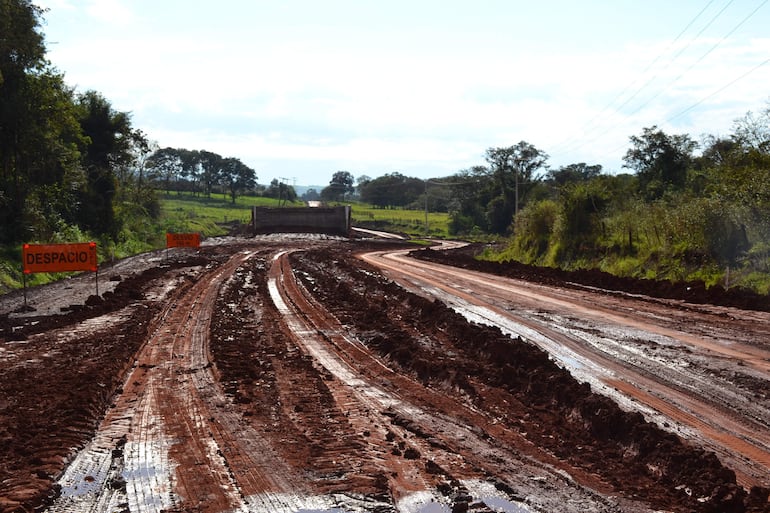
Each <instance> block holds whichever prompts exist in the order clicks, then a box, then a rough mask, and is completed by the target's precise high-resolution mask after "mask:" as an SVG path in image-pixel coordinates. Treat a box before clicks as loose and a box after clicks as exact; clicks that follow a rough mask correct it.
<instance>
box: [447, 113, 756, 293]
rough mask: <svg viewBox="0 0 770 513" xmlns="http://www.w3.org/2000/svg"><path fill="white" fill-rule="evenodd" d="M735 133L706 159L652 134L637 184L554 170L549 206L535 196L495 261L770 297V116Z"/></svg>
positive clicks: (638, 151)
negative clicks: (688, 282)
mask: <svg viewBox="0 0 770 513" xmlns="http://www.w3.org/2000/svg"><path fill="white" fill-rule="evenodd" d="M735 127H736V129H735V133H734V134H733V135H732V136H730V137H728V138H714V137H711V138H706V139H705V142H704V149H703V152H702V153H701V155H700V156H697V157H696V156H694V155H693V151H694V149H695V144H694V143H693V142H692V141H691V140H690V138H689V136H686V135H680V136H670V135H667V134H665V133H663V132H662V131H660V130H659V129H657V127H651V128H646V129H644V130H643V133H642V135H640V136H634V137H632V138H631V144H632V148H631V149H630V150H629V151H628V153H627V154H626V162H627V165H628V166H629V167H632V168H633V169H635V170H636V174H635V175H615V176H610V175H603V174H601V173H600V169H599V168H598V166H587V165H585V164H583V163H581V164H575V165H570V166H565V167H562V168H560V169H559V170H557V171H549V172H548V173H547V174H546V175H545V177H544V180H542V182H541V184H540V185H541V186H542V187H544V189H542V190H544V191H546V190H547V191H548V194H547V197H544V198H543V197H539V198H536V197H535V195H530V198H529V201H525V204H524V208H523V209H522V211H521V212H519V214H518V215H517V216H516V217H515V220H514V230H513V233H514V236H513V237H512V238H511V239H510V241H509V243H508V244H507V245H506V247H505V248H503V249H501V250H498V251H496V252H494V253H490V252H488V253H487V254H486V255H485V258H490V259H495V260H505V259H515V260H520V261H523V262H527V263H535V264H539V265H552V266H560V267H564V268H578V267H595V268H599V269H602V270H604V271H608V272H613V273H616V274H619V275H626V276H635V277H642V278H657V279H671V280H684V279H697V280H702V281H703V282H704V283H706V284H707V285H709V286H711V285H716V284H721V285H725V286H745V287H750V288H752V289H754V290H757V291H760V292H767V290H768V289H769V288H770V286H769V285H768V284H770V242H769V241H770V153H769V150H770V109H768V110H765V111H764V112H763V113H762V115H761V116H756V115H748V116H747V118H745V119H742V120H739V121H737V122H736V125H735ZM470 197H472V196H470ZM476 198H478V195H477V196H476ZM487 206H488V208H489V206H494V202H490V201H488V202H487ZM464 208H465V209H466V210H465V211H466V212H468V211H472V210H471V209H472V208H473V207H472V206H469V205H465V206H464ZM476 208H479V206H477V207H476ZM468 218H470V216H468V217H460V216H455V217H454V218H453V222H456V221H457V220H462V219H468ZM466 226H467V225H466Z"/></svg>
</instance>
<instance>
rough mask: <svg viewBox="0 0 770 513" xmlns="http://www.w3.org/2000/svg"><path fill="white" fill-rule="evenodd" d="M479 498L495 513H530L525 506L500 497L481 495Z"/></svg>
mask: <svg viewBox="0 0 770 513" xmlns="http://www.w3.org/2000/svg"><path fill="white" fill-rule="evenodd" d="M481 500H482V501H483V502H484V504H486V505H487V507H488V508H489V509H491V510H492V511H495V512H497V513H530V511H529V509H527V508H526V507H524V506H521V505H519V504H516V503H515V502H511V501H509V500H507V499H501V498H500V497H483V498H482V499H481Z"/></svg>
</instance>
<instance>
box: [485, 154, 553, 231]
mask: <svg viewBox="0 0 770 513" xmlns="http://www.w3.org/2000/svg"><path fill="white" fill-rule="evenodd" d="M485 158H486V161H487V163H488V164H489V170H490V172H491V173H492V176H493V178H494V180H495V182H496V183H497V185H498V187H499V191H500V192H499V195H498V197H497V198H496V199H495V200H494V201H493V202H490V208H489V210H488V214H489V220H490V229H491V230H492V231H493V232H495V233H504V232H506V231H507V230H508V229H509V227H510V226H511V221H512V220H513V217H514V216H515V215H516V214H517V213H518V211H519V207H520V202H519V199H520V196H522V195H523V194H525V193H526V192H527V191H528V190H529V189H530V188H531V186H532V183H533V181H534V179H535V172H536V171H538V170H539V169H542V168H544V167H545V165H546V162H547V161H548V154H547V153H545V152H543V151H540V150H539V149H537V148H536V147H535V146H533V145H532V144H530V143H528V142H526V141H520V142H518V143H517V144H515V145H513V146H508V147H502V148H489V149H487V151H486V154H485Z"/></svg>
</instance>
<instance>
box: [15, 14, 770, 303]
mask: <svg viewBox="0 0 770 513" xmlns="http://www.w3.org/2000/svg"><path fill="white" fill-rule="evenodd" d="M42 15H43V10H41V9H40V8H38V7H36V6H34V5H33V4H32V3H31V2H29V1H28V0H10V1H7V2H0V33H2V34H4V35H7V36H8V37H3V38H0V291H5V290H9V289H11V288H15V287H19V286H20V285H21V282H22V279H21V278H22V276H21V269H20V262H19V256H20V254H21V245H22V244H23V243H26V242H29V243H55V242H85V241H91V240H92V241H95V242H97V246H98V250H99V258H100V261H109V260H111V259H115V258H121V257H124V256H127V255H131V254H135V253H138V252H142V251H147V250H150V249H156V248H159V247H163V245H164V244H165V240H164V234H165V233H166V232H169V231H171V232H188V231H195V232H199V233H201V234H202V235H204V236H215V235H222V234H224V233H227V231H228V230H229V228H230V227H231V226H232V225H233V224H237V223H243V222H245V221H248V220H249V219H250V208H251V206H253V205H273V206H277V207H282V206H298V205H301V204H303V203H302V201H321V202H325V203H327V204H350V205H352V216H353V221H354V224H357V225H359V226H362V227H367V228H372V229H379V230H389V231H395V232H399V233H404V234H408V235H410V236H412V237H415V238H416V237H425V238H429V237H433V238H435V237H457V238H464V239H468V240H475V241H486V242H490V244H489V245H488V247H487V250H486V251H485V252H484V254H483V255H481V258H485V259H489V260H496V261H506V260H516V261H520V262H523V263H527V264H535V265H540V266H550V267H560V268H565V269H576V268H598V269H601V270H604V271H607V272H610V273H613V274H617V275H621V276H632V277H641V278H652V279H667V280H683V279H686V280H692V279H698V280H702V281H703V282H705V283H706V284H707V285H709V286H713V285H723V286H726V287H734V286H740V287H745V288H749V289H752V290H754V291H758V292H760V293H763V294H766V293H768V292H770V108H767V107H766V108H765V109H764V110H763V111H761V112H759V113H758V114H752V113H747V114H746V115H745V116H744V117H743V118H741V119H738V120H736V121H735V123H734V126H733V127H731V129H730V131H729V134H728V135H726V136H705V137H703V138H702V139H701V140H700V141H699V142H696V141H695V140H693V139H692V138H691V137H690V136H689V135H687V134H667V133H665V132H664V131H663V130H661V129H659V128H658V127H655V126H652V127H648V128H644V129H643V130H642V132H641V133H640V134H639V135H634V136H631V137H630V138H629V149H628V150H627V152H626V154H625V157H624V159H623V160H624V170H623V171H624V172H623V173H619V174H618V173H610V174H608V173H605V172H604V170H603V169H602V168H601V166H598V165H592V164H587V163H575V164H570V165H567V166H562V167H559V168H553V167H551V166H550V165H549V162H548V159H549V156H548V154H547V153H545V152H544V151H542V150H541V149H539V148H537V147H535V146H534V145H533V144H531V143H529V142H526V141H520V142H519V143H517V144H514V145H512V146H509V147H493V148H488V149H487V150H486V152H485V153H484V155H483V161H482V162H480V163H479V165H477V166H473V167H471V168H469V169H465V170H461V171H458V172H457V173H455V174H453V175H451V176H447V177H443V178H432V179H421V178H415V177H409V176H405V175H403V174H401V173H398V172H391V173H386V174H384V175H382V176H379V177H376V178H371V177H368V176H359V177H358V178H355V177H354V176H353V174H352V173H350V172H349V171H336V172H334V173H333V174H332V178H331V180H330V182H329V185H328V186H326V187H324V188H323V189H322V190H320V191H315V190H312V189H311V190H308V191H306V192H305V193H304V194H303V195H298V194H297V192H296V190H295V188H294V187H292V186H290V185H288V184H287V183H286V182H285V180H284V179H275V178H274V179H272V180H271V181H270V182H269V184H267V185H262V184H260V183H259V182H258V177H257V173H256V171H255V170H254V169H252V168H250V167H249V166H248V165H246V164H244V163H243V162H241V161H240V160H239V159H238V158H237V157H231V156H222V155H218V154H216V153H214V152H211V151H207V150H203V149H185V148H168V147H166V148H161V147H160V146H159V145H158V144H156V143H154V142H153V141H152V140H151V138H150V137H149V136H148V135H147V134H145V133H143V132H142V131H141V130H139V129H136V128H134V127H133V126H132V123H131V116H130V114H129V113H126V112H119V111H116V110H115V109H114V108H113V107H112V105H111V104H110V102H109V101H108V100H107V99H106V98H104V97H103V96H102V95H101V94H99V93H98V92H96V91H85V92H77V91H76V90H75V89H74V88H72V87H70V86H68V85H67V84H66V82H65V79H64V76H63V75H62V74H61V73H59V72H58V71H57V70H56V68H55V67H53V65H52V64H51V63H50V62H48V61H47V59H46V57H45V55H46V48H45V43H44V36H43V33H42V31H41V25H42ZM492 241H494V244H493V243H492ZM59 277H60V276H50V275H32V276H30V277H29V279H30V282H29V283H30V284H39V283H43V282H45V281H47V280H50V279H57V278H59Z"/></svg>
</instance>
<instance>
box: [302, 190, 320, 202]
mask: <svg viewBox="0 0 770 513" xmlns="http://www.w3.org/2000/svg"><path fill="white" fill-rule="evenodd" d="M302 199H303V200H304V201H319V200H320V199H321V195H320V194H319V193H318V191H317V190H315V189H308V190H306V191H305V193H304V194H303V195H302Z"/></svg>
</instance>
